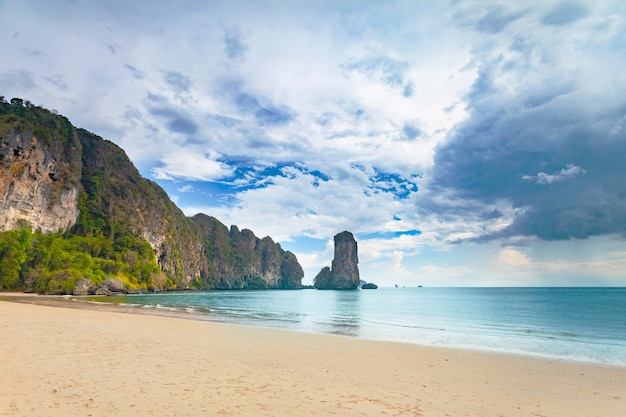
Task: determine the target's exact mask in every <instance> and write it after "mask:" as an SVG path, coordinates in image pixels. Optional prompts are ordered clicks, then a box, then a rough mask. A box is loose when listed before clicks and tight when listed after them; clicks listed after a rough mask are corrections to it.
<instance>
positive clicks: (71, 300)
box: [0, 292, 626, 370]
mask: <svg viewBox="0 0 626 417" xmlns="http://www.w3.org/2000/svg"><path fill="white" fill-rule="evenodd" d="M5 296H6V297H5ZM94 298H95V299H99V298H101V299H102V300H107V299H110V298H111V297H107V296H94V295H86V296H74V295H42V294H34V293H16V292H13V293H0V301H10V302H18V303H26V304H35V305H43V306H49V307H61V308H70V309H77V310H83V309H85V310H94V311H104V312H107V311H109V312H116V313H122V314H130V315H142V316H155V317H171V318H176V319H181V320H191V321H200V322H208V323H215V324H224V325H231V326H243V327H252V328H259V329H269V330H284V331H288V332H294V333H298V334H313V335H325V336H332V337H345V338H349V339H356V340H365V341H376V342H383V343H399V344H407V345H411V346H418V347H427V348H430V347H432V348H436V349H451V350H461V351H468V352H477V353H480V354H490V355H505V356H506V355H511V356H514V357H522V358H529V359H538V360H544V361H556V362H563V363H572V364H581V365H591V366H605V367H612V368H621V369H624V370H626V364H623V363H612V362H602V361H599V360H598V361H594V360H592V359H587V358H585V359H581V358H568V357H561V356H556V355H555V356H551V355H547V354H546V355H541V354H535V353H530V352H524V351H510V350H502V349H486V348H479V347H471V346H450V345H437V344H425V343H413V342H406V341H398V340H385V339H374V338H366V337H360V336H351V335H341V334H334V333H323V332H308V331H301V330H293V329H285V328H281V327H275V326H269V325H267V326H261V325H250V324H242V323H231V322H228V321H223V320H218V319H214V318H212V316H209V315H206V314H202V313H197V312H190V311H183V310H181V309H176V308H170V307H164V308H158V307H154V306H151V307H150V308H146V307H139V306H131V305H128V304H125V303H116V302H110V301H94V300H93V299H94Z"/></svg>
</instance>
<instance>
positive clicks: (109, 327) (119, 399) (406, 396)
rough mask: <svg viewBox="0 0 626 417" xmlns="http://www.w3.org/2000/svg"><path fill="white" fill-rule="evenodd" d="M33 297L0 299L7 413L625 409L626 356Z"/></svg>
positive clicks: (2, 400)
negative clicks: (619, 360) (553, 352)
mask: <svg viewBox="0 0 626 417" xmlns="http://www.w3.org/2000/svg"><path fill="white" fill-rule="evenodd" d="M4 299H5V300H6V299H7V297H4ZM9 299H10V298H9ZM19 299H20V300H22V301H24V299H23V298H21V297H20V298H19ZM30 299H31V300H32V301H31V302H35V303H37V304H28V303H26V304H25V303H16V302H8V301H0V340H1V341H2V342H1V345H0V357H1V359H0V386H2V395H0V416H13V415H15V416H52V417H55V416H59V417H61V416H62V417H70V416H109V417H110V416H128V415H137V416H203V415H206V416H220V415H231V416H315V415H318V416H330V415H338V416H434V417H438V416H454V417H456V416H507V417H508V416H525V417H526V416H551V417H552V416H563V417H575V416H603V417H611V416H615V417H617V416H623V415H624V410H626V368H623V367H609V366H602V365H594V364H583V363H574V362H566V361H555V360H547V359H540V358H533V357H526V356H519V355H506V354H496V353H488V352H475V351H470V350H457V349H447V348H435V347H427V346H416V345H410V344H402V343H391V342H379V341H368V340H362V339H355V338H348V337H341V336H331V335H317V334H306V333H297V332H291V331H284V330H275V329H263V328H256V327H246V326H236V325H228V324H218V323H212V322H206V321H194V320H185V319H181V318H177V317H163V316H151V315H140V314H128V313H122V312H119V311H110V310H111V309H112V308H108V309H107V308H105V309H102V308H101V307H99V308H100V309H101V310H99V311H95V310H91V309H85V308H84V307H85V305H84V303H68V302H58V301H54V300H50V299H47V298H45V297H34V298H33V297H30ZM27 301H28V300H27ZM41 303H48V304H53V305H56V306H52V305H40V304H41ZM63 303H65V304H63ZM69 304H80V305H81V306H79V307H83V308H78V309H77V308H67V306H68V305H69ZM73 307H74V306H73Z"/></svg>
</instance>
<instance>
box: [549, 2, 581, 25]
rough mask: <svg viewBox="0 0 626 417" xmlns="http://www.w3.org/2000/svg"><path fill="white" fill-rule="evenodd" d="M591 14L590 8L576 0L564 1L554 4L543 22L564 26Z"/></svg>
mask: <svg viewBox="0 0 626 417" xmlns="http://www.w3.org/2000/svg"><path fill="white" fill-rule="evenodd" d="M588 15H589V9H587V7H585V6H584V5H582V4H580V3H579V2H576V1H562V2H560V3H558V4H556V5H555V6H554V8H552V10H550V12H548V13H547V14H546V15H545V16H544V17H543V18H542V19H541V23H543V24H544V25H550V26H563V25H568V24H570V23H574V22H576V21H577V20H580V19H582V18H584V17H586V16H588Z"/></svg>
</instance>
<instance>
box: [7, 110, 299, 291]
mask: <svg viewBox="0 0 626 417" xmlns="http://www.w3.org/2000/svg"><path fill="white" fill-rule="evenodd" d="M25 226H28V227H30V228H31V229H32V230H33V231H36V230H41V232H43V233H44V234H52V235H54V237H51V238H50V239H47V240H46V239H43V238H41V237H38V236H35V238H33V235H32V233H31V234H19V235H18V234H7V233H9V232H8V231H12V230H17V229H22V228H23V227H25ZM60 229H61V230H62V231H63V234H60V233H56V232H58V231H59V230H60ZM3 232H4V233H3ZM37 233H39V232H37ZM72 239H73V240H72ZM55 240H56V241H58V242H59V243H58V244H53V241H55ZM16 242H17V243H16ZM146 243H147V244H149V247H148V245H147V244H146ZM36 244H37V245H40V246H39V247H33V245H36ZM16 245H18V246H19V247H18V246H16ZM46 245H47V246H46ZM146 247H148V248H147V249H146ZM16 248H17V249H16ZM20 251H21V252H20ZM52 251H57V253H55V255H54V256H50V255H49V252H52ZM38 257H40V258H41V260H38ZM0 258H2V259H0V289H2V288H4V289H11V288H18V286H19V285H22V288H23V289H28V288H29V287H31V286H36V287H37V288H38V290H43V291H53V292H54V291H65V292H67V291H71V290H72V288H74V287H75V284H76V282H77V281H78V280H80V279H83V278H85V277H88V279H90V280H91V281H92V283H93V284H95V285H97V284H100V283H101V282H102V281H104V279H108V278H119V279H121V280H122V281H124V282H126V283H128V284H129V285H136V286H137V287H138V288H149V289H150V288H151V289H164V288H172V287H175V288H225V289H226V288H297V287H300V283H301V279H302V277H303V275H304V273H303V272H302V268H301V267H300V265H299V264H298V262H297V260H296V259H295V256H294V255H293V254H291V253H290V252H285V251H283V250H282V248H281V247H280V245H278V244H276V243H274V241H273V240H272V239H271V238H269V237H266V238H263V239H258V238H257V237H256V236H255V235H254V233H252V231H250V230H247V229H244V230H242V231H239V229H238V228H237V227H236V226H233V227H232V228H231V230H230V231H229V230H228V229H227V228H226V226H224V225H223V224H221V223H220V222H219V221H218V220H217V219H214V218H210V217H209V216H204V215H201V216H196V218H195V219H190V218H187V217H186V216H185V215H184V214H183V212H182V211H181V210H180V209H179V208H178V207H176V205H175V204H174V203H173V202H172V201H171V200H170V199H169V197H168V196H167V194H166V193H165V192H164V191H163V189H161V187H159V186H158V185H157V184H155V183H154V182H152V181H149V180H147V179H145V178H142V177H141V175H140V174H139V172H138V171H137V169H136V168H135V167H134V165H133V164H132V162H131V161H130V160H129V159H128V157H127V156H126V154H125V152H124V151H123V150H122V149H120V148H119V147H118V146H116V145H115V144H113V143H112V142H109V141H106V140H104V139H102V138H100V137H98V136H96V135H94V134H93V133H90V132H88V131H86V130H83V129H76V128H74V126H72V125H71V123H70V122H69V121H68V120H67V119H66V118H64V117H62V116H59V115H57V114H54V113H52V112H50V111H48V110H46V109H43V108H40V107H35V106H32V105H31V104H30V103H28V102H24V101H22V100H20V99H13V100H11V103H10V104H9V103H6V102H4V100H3V99H0ZM55 259H59V260H61V259H62V261H58V262H57V261H55ZM42 262H44V263H45V262H47V263H45V265H44V263H42ZM3 265H4V266H3ZM6 265H10V269H11V274H10V275H11V278H10V280H6V279H4V278H3V272H4V271H1V269H2V268H4V269H5V271H8V270H9V267H8V266H6ZM155 268H156V269H157V270H156V271H155ZM4 275H7V276H8V273H6V272H4ZM3 279H4V280H3ZM7 282H8V283H9V284H7ZM50 282H53V284H54V285H52V284H49V283H50ZM50 288H52V290H51V289H50Z"/></svg>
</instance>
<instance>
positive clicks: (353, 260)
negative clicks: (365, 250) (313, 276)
mask: <svg viewBox="0 0 626 417" xmlns="http://www.w3.org/2000/svg"><path fill="white" fill-rule="evenodd" d="M358 264H359V255H358V248H357V243H356V240H354V236H352V233H350V232H341V233H339V234H337V235H335V257H334V258H333V263H332V268H331V274H332V283H333V286H334V287H335V288H337V289H356V288H357V287H358V286H359V283H360V277H359V265H358Z"/></svg>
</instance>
